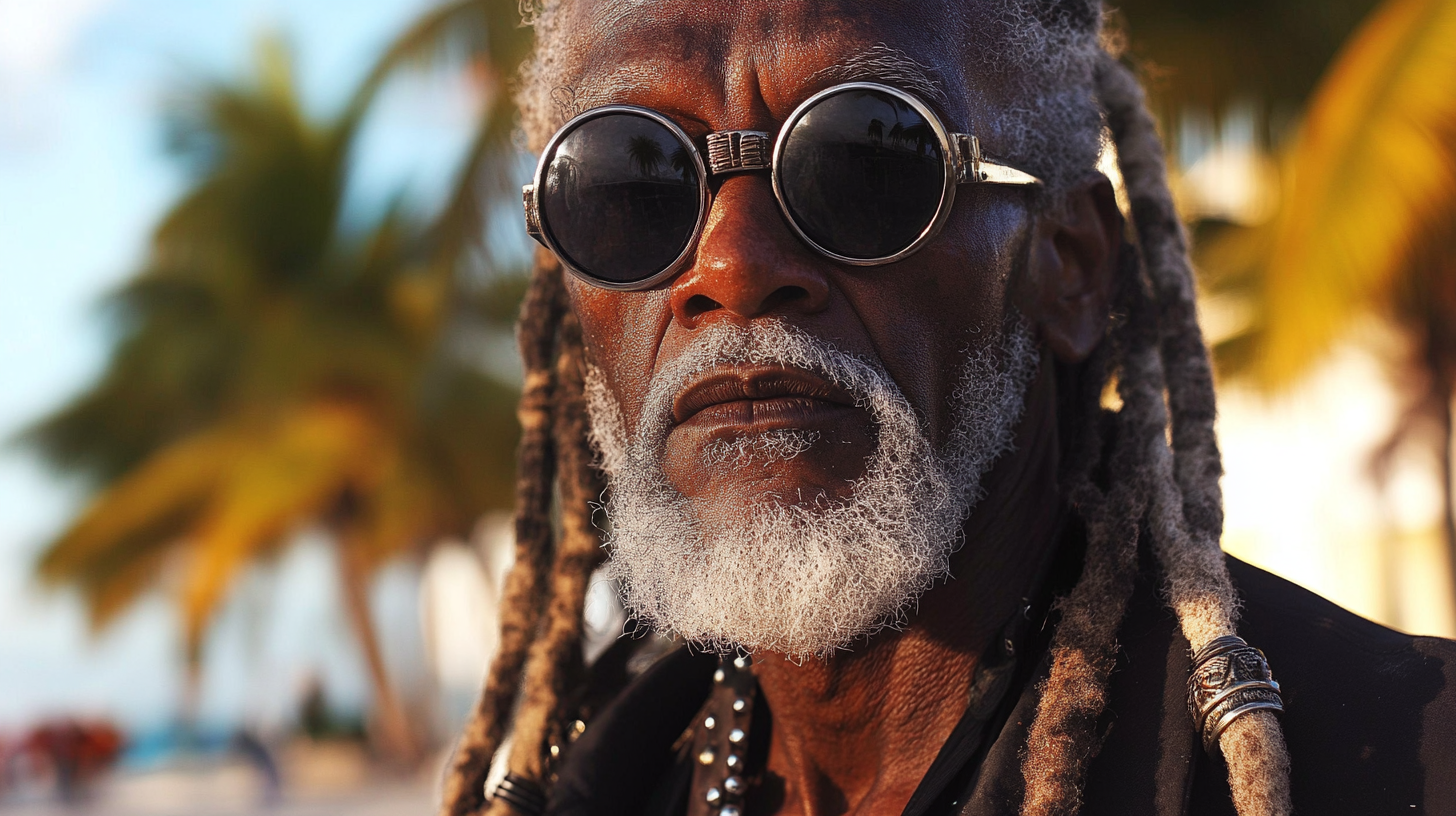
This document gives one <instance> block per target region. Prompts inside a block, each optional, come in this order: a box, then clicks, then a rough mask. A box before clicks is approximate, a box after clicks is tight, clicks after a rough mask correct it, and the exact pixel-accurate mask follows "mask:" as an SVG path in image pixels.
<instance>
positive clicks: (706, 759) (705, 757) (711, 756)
mask: <svg viewBox="0 0 1456 816" xmlns="http://www.w3.org/2000/svg"><path fill="white" fill-rule="evenodd" d="M717 758H718V755H717V754H715V753H713V749H712V748H704V749H703V752H702V753H700V754H698V762H700V763H701V764H703V765H712V764H713V760H715V759H717Z"/></svg>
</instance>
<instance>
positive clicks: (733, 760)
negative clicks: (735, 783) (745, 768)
mask: <svg viewBox="0 0 1456 816" xmlns="http://www.w3.org/2000/svg"><path fill="white" fill-rule="evenodd" d="M724 762H725V764H727V766H728V767H729V769H733V768H737V767H738V766H739V765H740V764H742V762H743V760H742V759H740V758H739V757H738V755H737V754H729V755H728V759H726V760H724Z"/></svg>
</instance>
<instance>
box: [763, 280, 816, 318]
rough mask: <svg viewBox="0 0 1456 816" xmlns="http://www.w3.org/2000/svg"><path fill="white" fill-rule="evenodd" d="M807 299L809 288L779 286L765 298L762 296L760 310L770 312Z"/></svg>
mask: <svg viewBox="0 0 1456 816" xmlns="http://www.w3.org/2000/svg"><path fill="white" fill-rule="evenodd" d="M808 299H809V290H808V289H805V288H804V287H802V286H780V287H779V288H777V289H775V290H774V291H773V293H772V294H770V295H769V296H768V297H767V298H764V301H763V308H762V311H765V312H771V311H774V310H776V309H779V308H781V307H784V306H788V305H790V304H793V303H797V302H799V301H805V300H808Z"/></svg>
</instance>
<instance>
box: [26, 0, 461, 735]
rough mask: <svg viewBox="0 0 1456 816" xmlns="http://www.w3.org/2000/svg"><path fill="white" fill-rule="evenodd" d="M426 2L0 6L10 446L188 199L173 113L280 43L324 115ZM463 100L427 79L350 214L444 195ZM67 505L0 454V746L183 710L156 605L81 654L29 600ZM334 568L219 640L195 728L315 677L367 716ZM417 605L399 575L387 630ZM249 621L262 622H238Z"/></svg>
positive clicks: (286, 574) (275, 700)
mask: <svg viewBox="0 0 1456 816" xmlns="http://www.w3.org/2000/svg"><path fill="white" fill-rule="evenodd" d="M429 2H430V0H306V2H297V1H296V0H0V281H3V282H4V283H5V293H6V294H5V296H3V297H0V375H3V386H0V439H8V438H10V437H12V436H13V435H14V433H15V432H16V431H17V430H18V429H20V428H22V427H24V426H25V425H26V424H27V423H28V422H30V421H32V420H34V419H35V418H36V417H38V416H41V415H43V414H44V413H45V412H46V411H48V410H51V409H53V408H54V407H55V406H57V405H59V404H61V403H63V402H64V400H66V399H67V398H68V397H69V396H70V395H72V394H74V393H76V392H77V391H78V390H79V389H80V388H82V387H83V386H84V385H85V384H86V383H87V382H88V381H90V380H91V379H92V378H93V377H94V376H95V375H96V373H97V372H98V371H99V370H100V369H101V367H102V365H103V364H104V360H105V353H106V349H107V342H108V335H107V327H106V323H105V321H104V320H103V319H102V315H101V312H100V310H99V308H98V307H99V303H100V300H101V298H102V297H103V296H104V295H105V293H106V292H108V291H109V290H111V289H112V288H114V287H115V286H117V285H118V284H119V283H120V282H121V281H122V280H124V279H125V278H126V277H127V276H128V275H129V274H130V273H131V272H132V271H133V270H134V269H135V268H136V265H137V263H138V261H139V259H140V258H141V255H142V253H143V250H144V247H145V241H146V237H147V235H148V232H149V229H150V227H151V226H152V224H153V223H154V222H155V221H156V219H157V218H158V216H159V215H160V214H161V213H162V212H163V211H164V210H165V209H166V207H167V206H168V205H169V204H170V203H171V202H172V200H173V199H174V198H175V196H176V195H177V194H178V192H179V191H180V189H181V186H182V184H183V182H184V179H183V178H182V176H181V175H180V173H179V171H178V168H176V167H175V166H173V165H172V164H171V163H170V162H169V160H168V158H167V156H166V155H165V154H164V152H163V150H162V133H161V126H160V119H159V114H160V112H161V111H162V108H163V104H164V102H165V100H166V99H167V98H168V95H169V94H171V93H174V92H175V91H176V90H177V89H178V88H179V87H183V86H185V85H186V83H189V82H195V81H198V80H202V79H207V78H237V77H240V76H245V75H246V74H247V71H248V69H249V68H250V66H251V61H252V59H253V54H254V46H255V43H256V40H257V38H258V37H259V36H260V35H262V34H264V33H265V32H281V33H282V34H283V35H284V36H285V37H286V38H287V39H288V41H289V42H290V44H291V45H292V47H293V50H294V53H295V57H296V64H297V71H298V74H299V79H300V82H301V84H302V87H303V89H304V94H305V99H306V101H307V102H308V104H309V106H310V108H311V109H312V110H314V111H316V112H327V111H330V110H333V109H335V108H336V107H337V106H338V105H339V104H340V103H341V101H342V100H343V99H344V98H345V96H346V94H347V93H348V92H349V91H350V90H351V89H352V87H353V85H354V84H355V83H356V82H357V81H358V79H359V78H360V77H361V76H362V75H363V73H364V71H365V70H367V68H368V66H369V65H370V63H371V61H372V60H373V59H374V57H375V56H376V55H377V54H378V52H379V51H380V49H381V48H382V47H383V45H384V44H385V43H386V42H387V41H388V40H389V38H390V37H391V36H392V35H393V34H394V33H396V32H398V31H399V30H400V29H401V28H402V27H403V26H404V25H406V24H407V23H408V22H409V21H410V20H411V19H412V18H413V17H414V16H415V15H417V14H418V13H420V11H421V10H422V9H424V8H425V7H426V6H427V5H428V3H429ZM459 90H460V89H459V88H456V87H452V86H451V84H450V83H449V82H447V81H443V80H441V79H440V78H438V77H437V78H434V79H433V80H431V81H426V80H418V81H416V82H415V83H413V87H409V88H397V89H395V91H394V92H393V93H390V94H388V95H387V96H386V98H385V100H384V103H383V105H382V106H381V112H380V115H379V116H377V117H375V120H376V121H374V122H373V123H372V126H371V127H370V128H369V130H368V131H367V135H366V137H365V140H364V143H363V145H362V148H361V151H360V158H359V168H360V170H361V172H360V174H359V178H358V179H357V182H356V184H355V187H354V190H353V192H352V195H353V196H354V197H355V198H356V199H360V200H365V201H367V200H374V199H382V198H383V197H385V196H387V195H390V194H391V193H393V192H394V191H396V190H398V189H405V190H407V191H408V193H409V197H410V198H411V199H414V200H417V201H426V200H429V199H430V198H431V193H432V192H433V191H437V190H439V189H440V188H441V187H442V186H443V185H444V184H445V183H446V182H447V181H448V179H449V176H450V173H451V171H452V170H453V166H454V164H453V162H454V160H455V158H456V157H457V156H458V155H459V151H460V148H461V147H462V145H463V143H464V142H463V140H464V138H465V137H466V136H467V135H468V126H469V121H468V116H469V110H468V106H467V105H465V104H463V103H462V102H461V99H460V98H459V97H460V94H459V93H458V91H459ZM78 500H79V496H78V494H77V490H76V489H75V487H74V486H71V485H67V484H64V483H62V482H59V481H57V480H56V479H55V478H53V477H52V476H51V475H50V474H48V473H46V472H44V471H43V470H41V469H40V468H39V467H38V466H37V465H36V464H35V463H34V462H33V461H31V460H30V459H28V458H27V457H25V456H24V455H23V454H21V453H18V452H16V451H15V450H14V447H13V446H7V447H5V448H3V449H0V731H3V730H4V729H6V728H7V727H11V728H13V727H16V726H18V725H20V724H23V723H25V722H29V721H32V720H34V719H35V718H37V717H40V716H45V715H47V714H56V713H61V712H72V713H75V712H80V713H95V714H105V715H108V716H112V717H115V718H117V719H119V720H120V721H122V722H123V723H124V724H127V725H131V726H135V727H155V726H157V725H159V724H162V723H165V722H166V721H167V720H168V719H170V717H171V716H172V714H173V713H174V711H175V706H176V701H177V697H178V694H177V691H178V680H179V675H178V668H177V667H178V662H177V657H178V656H177V652H176V646H175V644H176V626H175V622H174V620H173V618H172V615H171V613H170V610H169V608H168V606H167V605H166V603H165V602H164V601H163V600H162V599H161V598H153V599H151V600H148V601H146V602H145V603H143V604H142V605H141V606H140V607H139V608H138V609H137V610H135V611H134V612H132V613H131V614H129V615H127V616H126V617H125V618H123V619H122V620H121V621H120V622H119V623H118V624H117V625H116V626H115V627H113V628H112V629H110V630H108V631H107V632H105V633H104V634H103V635H101V636H100V637H97V638H93V637H91V636H90V635H89V634H88V633H87V631H86V627H85V623H84V619H83V617H82V615H81V610H80V607H79V605H78V604H77V603H75V601H74V599H73V598H70V597H68V596H66V595H65V594H63V593H62V594H55V593H49V592H45V591H42V590H39V589H37V588H36V587H35V586H34V585H33V584H32V582H31V580H30V576H29V572H30V568H31V564H32V563H33V561H34V558H35V556H36V553H37V552H38V551H39V549H40V547H41V546H43V544H44V543H45V542H46V540H47V539H48V538H49V537H50V536H52V535H53V534H54V533H55V532H56V531H57V530H58V529H59V528H60V527H61V526H62V525H63V524H64V522H65V520H66V519H67V517H68V514H69V513H70V512H72V511H73V509H74V508H75V507H76V506H77V503H78ZM331 569H332V567H331V562H330V556H329V553H328V549H327V548H326V547H325V546H324V545H323V544H322V543H321V542H319V541H316V540H309V539H308V538H307V537H305V540H304V541H303V542H302V543H301V544H300V546H298V547H296V548H294V549H293V550H292V551H291V552H290V553H289V555H288V556H287V557H286V558H285V559H284V561H283V563H282V564H281V565H280V566H279V568H278V569H277V571H276V574H275V575H273V577H271V578H269V577H268V576H267V575H258V576H254V578H253V579H252V580H250V581H247V582H245V583H244V586H243V587H242V589H241V590H240V591H239V592H237V593H236V597H235V599H234V601H233V602H232V603H231V604H230V605H229V607H228V608H227V609H226V610H225V611H224V612H223V614H222V616H221V618H220V620H219V623H218V627H217V632H216V634H215V636H214V638H213V649H212V654H211V656H210V658H209V660H210V666H209V670H208V672H207V674H206V675H205V676H206V678H207V681H206V682H207V685H206V688H205V690H204V701H203V714H204V717H209V718H212V719H216V720H219V721H231V720H236V719H238V718H242V717H254V716H256V717H263V718H264V719H277V718H278V717H279V716H282V715H283V714H284V712H279V711H277V710H276V709H277V708H278V706H279V701H280V700H285V699H291V698H292V697H294V696H295V695H296V691H297V689H298V688H301V686H302V684H303V683H304V682H305V681H306V679H307V675H308V674H309V673H311V672H314V671H317V672H319V673H320V674H322V675H323V676H324V677H325V678H326V681H327V683H328V686H329V690H330V691H331V693H333V694H334V695H335V697H336V698H337V699H338V701H339V702H340V704H341V705H349V704H354V705H357V703H358V701H359V700H360V699H361V697H362V695H363V694H364V693H365V691H364V686H363V682H362V679H361V678H360V676H359V672H358V671H357V657H356V655H355V654H354V652H353V647H352V644H351V639H350V638H349V637H348V636H347V631H346V629H345V628H344V626H343V623H342V622H341V621H340V620H339V616H338V614H337V612H336V611H335V610H336V608H337V603H336V602H335V600H336V599H335V596H334V594H333V593H334V585H333V582H332V580H331V577H330V576H331ZM417 584H418V582H417V581H415V580H413V578H412V577H411V576H410V575H409V574H408V570H404V569H400V570H395V571H394V572H393V573H390V574H387V575H386V576H385V577H384V578H383V579H382V580H381V582H380V586H379V587H378V588H377V591H376V602H377V603H376V608H377V611H379V612H380V617H381V618H382V619H384V620H386V621H389V620H396V621H414V620H415V616H414V609H413V607H412V605H413V604H414V603H415V598H414V593H415V592H416V587H417ZM259 605H271V606H272V608H273V610H274V611H273V612H272V613H271V614H270V615H267V616H263V617H262V618H259V616H256V615H250V614H249V611H250V609H252V608H258V607H259ZM391 612H393V613H397V614H391ZM408 625H414V624H413V623H410V624H408ZM386 628H387V627H386ZM384 634H385V637H386V639H387V640H388V639H389V638H390V635H391V633H390V632H389V631H386V632H385V633H384ZM393 634H394V637H393V639H392V642H395V643H400V644H406V645H408V644H410V643H412V642H414V641H416V640H418V638H416V637H412V636H411V635H412V633H410V632H407V631H406V632H395V633H393ZM386 645H388V643H387V644H386ZM401 648H405V647H401ZM399 657H400V659H401V660H402V661H403V662H406V663H408V662H411V660H410V658H411V655H401V656H399ZM414 662H417V661H414Z"/></svg>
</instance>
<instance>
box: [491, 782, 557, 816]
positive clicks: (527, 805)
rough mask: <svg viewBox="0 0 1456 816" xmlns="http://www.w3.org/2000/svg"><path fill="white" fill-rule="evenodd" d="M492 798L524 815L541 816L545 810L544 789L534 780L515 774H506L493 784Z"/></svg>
mask: <svg viewBox="0 0 1456 816" xmlns="http://www.w3.org/2000/svg"><path fill="white" fill-rule="evenodd" d="M493 798H495V799H499V800H501V801H502V802H505V803H506V804H508V805H510V806H511V807H513V808H515V809H516V810H517V811H518V812H520V813H522V814H525V816H541V814H542V813H545V812H546V791H544V790H542V789H541V786H540V785H538V784H536V783H535V782H532V781H531V780H529V779H527V778H525V777H523V776H518V775H516V774H506V778H505V779H502V780H501V781H500V784H499V785H496V786H495V795H494V796H493Z"/></svg>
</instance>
